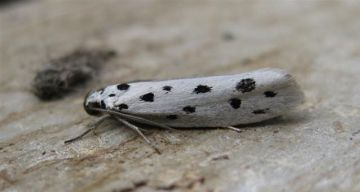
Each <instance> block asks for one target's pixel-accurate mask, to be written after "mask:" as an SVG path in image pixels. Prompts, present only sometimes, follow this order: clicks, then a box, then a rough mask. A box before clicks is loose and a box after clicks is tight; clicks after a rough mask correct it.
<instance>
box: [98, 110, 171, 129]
mask: <svg viewBox="0 0 360 192" xmlns="http://www.w3.org/2000/svg"><path fill="white" fill-rule="evenodd" d="M91 110H95V111H100V112H103V113H109V114H112V115H115V116H120V117H123V118H125V119H130V120H133V121H135V122H138V123H144V124H148V125H154V126H158V127H161V128H164V129H168V130H172V131H174V130H176V129H174V128H171V127H169V126H167V125H164V124H161V123H157V122H155V121H151V120H148V119H145V118H142V117H137V116H133V115H130V114H125V113H120V112H117V111H113V110H105V109H99V108H91Z"/></svg>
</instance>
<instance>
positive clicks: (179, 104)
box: [70, 68, 304, 142]
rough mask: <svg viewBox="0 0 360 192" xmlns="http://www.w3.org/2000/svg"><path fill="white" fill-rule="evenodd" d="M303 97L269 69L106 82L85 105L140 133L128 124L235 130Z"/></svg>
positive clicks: (285, 77) (292, 105)
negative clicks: (231, 73) (151, 79)
mask: <svg viewBox="0 0 360 192" xmlns="http://www.w3.org/2000/svg"><path fill="white" fill-rule="evenodd" d="M303 101H304V95H303V93H302V91H301V89H300V88H299V86H298V85H297V83H296V82H295V80H294V79H293V78H292V77H291V75H289V74H288V73H287V72H285V71H284V70H281V69H268V68H267V69H260V70H256V71H253V72H248V73H242V74H236V75H224V76H211V77H199V78H187V79H175V80H164V81H143V82H133V83H123V84H117V85H110V86H107V87H105V88H103V89H100V90H97V91H94V92H91V93H89V94H88V96H87V97H86V98H85V101H84V108H85V110H86V112H87V113H88V114H90V115H100V116H101V115H104V114H108V115H110V116H112V117H114V118H116V119H118V120H119V121H120V122H122V123H124V124H125V125H126V126H128V127H131V128H132V129H135V130H136V131H137V132H138V133H139V134H140V135H141V136H143V134H142V133H141V131H140V129H139V128H138V127H136V126H135V125H134V124H132V122H135V123H136V122H137V123H145V124H149V125H155V126H160V127H163V128H171V127H181V128H194V127H223V128H230V129H235V130H237V129H236V128H234V127H232V126H235V125H240V124H249V123H255V122H260V121H264V120H267V119H271V118H274V117H277V116H279V115H283V114H286V113H288V112H289V111H290V110H292V109H294V108H295V107H296V106H298V105H299V104H301V103H302V102H303ZM143 137H144V136H143ZM75 139H77V138H75ZM144 139H145V140H146V141H147V142H149V141H148V140H147V139H146V138H145V137H144ZM70 141H72V140H70Z"/></svg>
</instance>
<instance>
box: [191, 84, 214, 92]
mask: <svg viewBox="0 0 360 192" xmlns="http://www.w3.org/2000/svg"><path fill="white" fill-rule="evenodd" d="M211 88H212V87H209V86H207V85H198V86H197V87H196V88H195V89H194V93H196V94H199V93H207V92H211Z"/></svg>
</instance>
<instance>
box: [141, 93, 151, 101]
mask: <svg viewBox="0 0 360 192" xmlns="http://www.w3.org/2000/svg"><path fill="white" fill-rule="evenodd" d="M140 99H141V100H143V101H145V102H154V93H151V92H150V93H146V94H145V95H142V96H140Z"/></svg>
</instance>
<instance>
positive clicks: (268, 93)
mask: <svg viewBox="0 0 360 192" xmlns="http://www.w3.org/2000/svg"><path fill="white" fill-rule="evenodd" d="M264 95H265V97H275V96H276V95H277V93H275V92H273V91H265V92H264Z"/></svg>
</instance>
